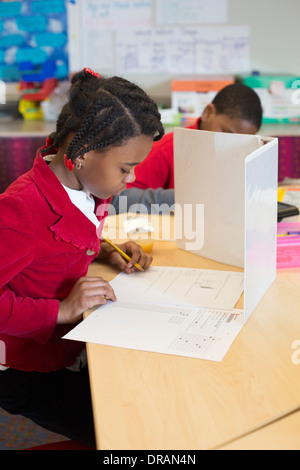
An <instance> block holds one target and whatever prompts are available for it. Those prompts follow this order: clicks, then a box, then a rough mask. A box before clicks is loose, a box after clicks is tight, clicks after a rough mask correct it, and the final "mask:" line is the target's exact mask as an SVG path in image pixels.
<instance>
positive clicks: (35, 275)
mask: <svg viewBox="0 0 300 470" xmlns="http://www.w3.org/2000/svg"><path fill="white" fill-rule="evenodd" d="M107 202H108V201H102V200H96V209H98V210H97V211H96V214H99V212H102V215H99V216H98V215H97V216H98V219H99V220H102V219H104V217H105V216H106V214H107V211H106V204H105V203H107ZM100 204H102V206H101V207H100ZM101 208H102V209H103V210H102V211H101ZM99 250H100V240H99V238H98V236H97V234H96V228H95V225H94V224H93V223H92V222H91V221H90V220H89V219H88V218H87V217H85V215H83V214H82V212H81V211H80V210H79V209H77V207H76V206H74V205H73V204H72V202H71V200H70V199H69V196H68V194H67V193H66V191H65V190H64V188H63V187H62V185H61V183H60V182H59V180H58V179H57V177H56V176H55V174H54V173H53V172H52V170H51V169H50V168H49V167H48V165H47V163H46V162H45V161H44V160H43V158H42V157H40V156H37V157H36V159H35V162H34V165H33V168H32V169H31V170H30V171H29V172H28V173H26V174H25V175H23V176H21V177H20V178H18V179H17V180H16V181H15V182H14V183H12V185H11V186H9V188H8V189H7V190H6V191H5V192H4V193H3V194H1V195H0V288H2V289H0V292H1V295H0V340H1V341H3V342H4V344H5V356H6V364H5V365H6V366H8V367H12V368H15V369H20V370H36V371H42V372H47V371H52V370H58V369H61V368H64V367H68V366H70V365H72V364H73V363H74V362H75V359H76V357H77V355H78V354H79V353H80V351H81V350H82V349H83V347H84V344H82V343H79V342H75V341H74V342H73V341H69V340H64V339H61V338H62V336H63V335H64V334H66V332H67V331H69V330H70V329H71V328H72V327H73V326H74V325H56V321H57V314H58V308H59V301H60V300H63V299H64V298H65V297H66V296H67V295H68V294H69V292H70V291H71V289H72V287H73V286H74V284H75V282H76V281H77V279H78V278H79V277H82V276H85V275H86V274H87V270H88V267H89V265H90V263H91V262H92V261H93V260H94V258H95V256H96V255H97V254H98V253H99ZM91 252H93V254H92V255H91ZM0 359H1V358H0ZM0 373H1V372H0Z"/></svg>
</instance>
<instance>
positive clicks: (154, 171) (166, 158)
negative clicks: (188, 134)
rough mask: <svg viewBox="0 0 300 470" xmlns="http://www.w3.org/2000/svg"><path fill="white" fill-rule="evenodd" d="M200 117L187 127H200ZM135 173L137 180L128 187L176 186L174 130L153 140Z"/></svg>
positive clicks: (166, 187)
mask: <svg viewBox="0 0 300 470" xmlns="http://www.w3.org/2000/svg"><path fill="white" fill-rule="evenodd" d="M200 119H201V118H199V119H197V121H196V122H195V123H194V125H193V126H190V127H188V128H187V129H198V125H199V121H200ZM134 173H135V181H134V182H133V183H130V184H127V188H132V187H136V188H141V189H147V188H153V189H157V188H163V189H173V188H174V145H173V132H169V133H168V134H165V135H164V136H163V138H162V139H161V140H159V141H158V142H153V146H152V149H151V151H150V153H149V154H148V156H147V157H146V158H145V160H144V161H143V162H142V163H140V164H139V165H137V166H136V168H135V170H134Z"/></svg>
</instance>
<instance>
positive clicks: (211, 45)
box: [116, 25, 250, 75]
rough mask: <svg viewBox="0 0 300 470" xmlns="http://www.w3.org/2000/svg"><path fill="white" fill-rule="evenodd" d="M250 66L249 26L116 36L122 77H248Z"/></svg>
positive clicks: (133, 31) (152, 30)
mask: <svg viewBox="0 0 300 470" xmlns="http://www.w3.org/2000/svg"><path fill="white" fill-rule="evenodd" d="M249 62H250V28H249V27H248V26H239V25H238V26H227V25H226V26H219V25H218V26H199V27H198V28H195V27H194V28H192V27H179V26H177V27H176V26H175V27H172V26H169V27H165V26H164V27H161V28H158V27H156V28H139V29H130V30H129V31H127V32H126V35H124V32H123V31H118V32H117V34H116V70H117V73H118V74H120V75H124V74H127V73H156V74H157V73H175V74H177V75H178V74H180V73H181V74H224V73H225V74H233V73H243V72H244V73H246V72H247V71H248V70H249Z"/></svg>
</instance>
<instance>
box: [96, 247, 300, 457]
mask: <svg viewBox="0 0 300 470" xmlns="http://www.w3.org/2000/svg"><path fill="white" fill-rule="evenodd" d="M153 257H154V262H153V264H154V265H161V266H163V265H169V266H171V265H173V266H186V267H197V268H207V269H217V268H218V267H219V268H221V269H230V268H228V267H227V266H224V265H218V263H215V262H213V261H209V260H205V259H203V258H200V257H198V256H196V255H192V254H190V253H186V252H184V251H181V250H178V249H177V248H176V246H175V243H174V242H162V241H161V242H155V244H154V250H153ZM231 269H235V268H231ZM90 272H91V274H98V275H102V276H103V277H104V278H106V279H108V280H111V279H112V278H113V277H114V276H115V275H116V274H117V273H116V272H115V271H114V270H113V269H112V268H110V267H108V266H104V267H102V266H101V265H100V264H99V265H97V264H94V265H93V266H92V267H91V270H90ZM299 285H300V270H297V271H292V272H289V271H284V272H281V273H280V272H279V273H278V277H277V279H276V281H275V282H274V283H273V285H272V286H271V288H270V289H269V291H268V292H267V294H266V295H265V297H264V298H263V300H262V301H261V303H260V305H259V306H258V308H257V309H256V311H255V312H254V313H253V315H252V317H251V318H250V319H249V321H248V323H247V324H246V326H245V327H244V328H243V330H242V331H241V333H240V334H239V336H238V337H237V339H236V340H235V341H234V343H233V345H232V346H231V348H230V350H229V352H228V353H227V355H226V356H225V358H224V360H223V361H222V362H221V363H215V362H210V361H204V360H198V359H191V358H184V357H176V356H171V355H163V354H157V353H151V352H143V351H134V350H128V349H121V348H116V347H109V346H101V345H95V344H88V345H87V351H88V360H89V369H90V378H91V391H92V399H93V406H94V417H95V428H96V437H97V445H98V448H99V449H102V450H105V449H109V450H114V449H121V450H124V449H126V450H133V449H135V450H137V449H143V450H151V449H152V450H170V449H182V450H188V449H189V450H195V449H213V448H217V447H220V446H222V445H223V444H225V443H227V442H229V441H231V440H233V439H236V438H238V437H240V436H242V435H244V434H246V433H249V432H251V431H253V430H255V429H257V428H259V427H261V426H263V425H265V424H267V423H270V422H272V421H274V420H275V419H277V418H279V417H281V416H283V415H286V414H287V413H289V412H291V411H293V410H295V409H298V408H299V405H300V365H298V366H297V365H295V364H293V362H292V354H293V352H294V350H293V349H292V343H293V342H294V341H295V340H297V339H300V315H299V312H300V289H299Z"/></svg>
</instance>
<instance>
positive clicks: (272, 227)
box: [174, 129, 278, 322]
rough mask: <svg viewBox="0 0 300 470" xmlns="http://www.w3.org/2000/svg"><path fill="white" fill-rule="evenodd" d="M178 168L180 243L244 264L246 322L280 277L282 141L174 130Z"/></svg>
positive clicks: (220, 259)
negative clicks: (277, 269) (278, 270)
mask: <svg viewBox="0 0 300 470" xmlns="http://www.w3.org/2000/svg"><path fill="white" fill-rule="evenodd" d="M174 167H175V234H176V244H177V246H178V248H181V249H184V250H187V251H190V252H193V253H195V254H198V255H200V256H203V257H205V258H209V259H213V260H215V261H218V262H220V263H225V264H229V265H232V266H237V267H241V268H244V322H246V321H247V320H248V318H249V317H250V315H251V314H252V312H253V311H254V309H255V308H256V306H257V305H258V303H259V302H260V300H261V299H262V297H263V296H264V294H265V292H266V291H267V290H268V288H269V287H270V285H271V284H272V282H273V281H274V279H275V278H276V248H277V185H278V139H275V138H271V137H261V136H258V135H242V134H230V133H221V132H209V131H199V130H193V129H175V131H174ZM187 214H188V216H187ZM192 217H193V218H194V219H195V220H190V219H191V218H192ZM191 227H192V229H191Z"/></svg>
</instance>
